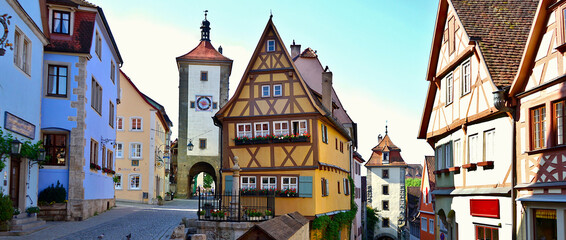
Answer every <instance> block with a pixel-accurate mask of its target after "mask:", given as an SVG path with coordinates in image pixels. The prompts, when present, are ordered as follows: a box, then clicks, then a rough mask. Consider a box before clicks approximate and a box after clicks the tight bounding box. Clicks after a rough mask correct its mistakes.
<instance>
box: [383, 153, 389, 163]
mask: <svg viewBox="0 0 566 240" xmlns="http://www.w3.org/2000/svg"><path fill="white" fill-rule="evenodd" d="M383 164H389V153H388V152H384V153H383Z"/></svg>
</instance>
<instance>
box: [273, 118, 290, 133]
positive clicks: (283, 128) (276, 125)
mask: <svg viewBox="0 0 566 240" xmlns="http://www.w3.org/2000/svg"><path fill="white" fill-rule="evenodd" d="M287 134H289V122H287V121H279V122H273V135H275V136H279V135H287Z"/></svg>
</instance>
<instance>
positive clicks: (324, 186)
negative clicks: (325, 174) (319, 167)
mask: <svg viewBox="0 0 566 240" xmlns="http://www.w3.org/2000/svg"><path fill="white" fill-rule="evenodd" d="M320 189H321V192H322V196H323V197H325V196H328V180H327V179H326V178H321V179H320Z"/></svg>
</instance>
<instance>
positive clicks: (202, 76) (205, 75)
mask: <svg viewBox="0 0 566 240" xmlns="http://www.w3.org/2000/svg"><path fill="white" fill-rule="evenodd" d="M200 80H201V81H208V72H207V71H201V72H200Z"/></svg>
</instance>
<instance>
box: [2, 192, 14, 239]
mask: <svg viewBox="0 0 566 240" xmlns="http://www.w3.org/2000/svg"><path fill="white" fill-rule="evenodd" d="M13 214H14V207H13V205H12V200H11V199H10V196H8V195H4V194H2V192H0V231H10V225H9V223H8V221H9V220H10V219H12V216H13Z"/></svg>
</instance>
